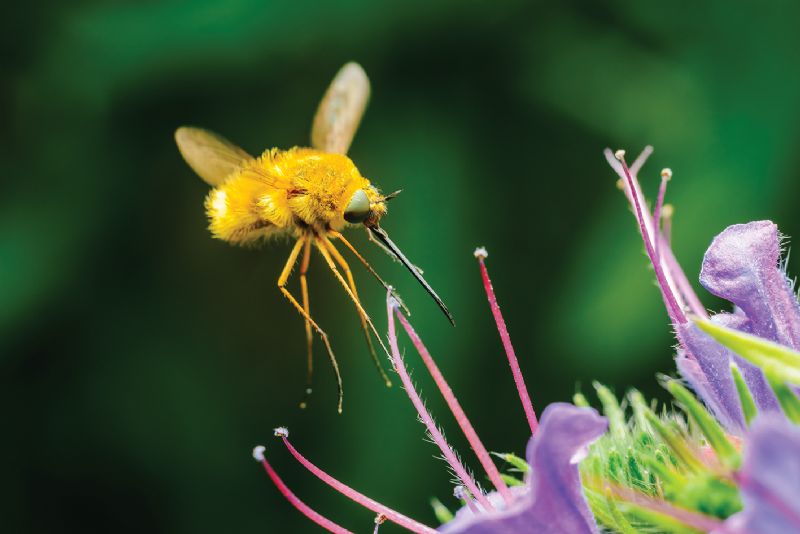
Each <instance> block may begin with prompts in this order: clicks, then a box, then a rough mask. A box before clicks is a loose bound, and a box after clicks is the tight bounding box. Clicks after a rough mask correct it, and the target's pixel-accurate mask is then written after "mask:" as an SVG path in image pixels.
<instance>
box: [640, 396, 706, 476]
mask: <svg viewBox="0 0 800 534" xmlns="http://www.w3.org/2000/svg"><path fill="white" fill-rule="evenodd" d="M644 414H645V417H646V418H647V422H648V423H650V426H652V427H653V428H654V429H655V430H656V432H658V434H659V435H660V436H661V439H663V440H664V442H665V443H666V444H667V445H668V446H669V448H670V449H671V450H672V452H674V453H675V456H677V457H678V458H679V459H680V460H681V461H682V462H683V464H684V465H685V467H686V468H687V469H689V470H691V471H695V472H698V471H702V470H703V465H702V464H701V463H700V461H699V460H698V459H697V458H696V457H695V455H694V453H693V452H692V450H691V449H689V446H688V445H686V442H685V441H684V439H683V437H682V436H681V435H680V434H679V433H678V431H677V430H675V429H673V428H670V426H669V425H667V424H666V423H664V422H663V421H661V419H659V418H658V416H657V415H656V414H654V413H653V412H652V410H650V409H649V408H648V409H647V410H646V411H645V412H644Z"/></svg>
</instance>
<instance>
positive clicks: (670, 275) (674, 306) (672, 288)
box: [606, 147, 800, 435]
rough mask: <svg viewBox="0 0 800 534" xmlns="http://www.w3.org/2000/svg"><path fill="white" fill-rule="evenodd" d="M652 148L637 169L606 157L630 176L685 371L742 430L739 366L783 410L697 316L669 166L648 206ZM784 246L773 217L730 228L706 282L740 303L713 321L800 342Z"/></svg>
mask: <svg viewBox="0 0 800 534" xmlns="http://www.w3.org/2000/svg"><path fill="white" fill-rule="evenodd" d="M651 152H652V148H651V147H647V148H646V149H645V150H644V151H643V152H642V154H641V155H640V156H639V157H638V158H637V160H636V161H635V162H634V163H633V164H632V165H631V167H630V168H628V166H627V164H626V163H625V159H624V155H625V154H624V151H619V152H617V153H616V154H612V153H611V151H610V150H606V159H607V160H608V161H609V163H610V165H611V166H612V167H613V168H614V170H615V171H616V172H617V174H619V176H620V177H621V178H622V181H623V184H624V190H625V193H626V195H627V197H628V200H629V201H630V203H631V205H632V206H633V209H634V214H635V215H636V218H637V222H638V224H639V228H640V232H641V234H642V238H643V240H644V242H645V249H646V250H647V253H648V257H649V258H650V261H651V262H652V264H653V267H654V269H655V272H656V281H657V282H658V287H659V289H660V291H661V294H662V297H663V299H664V302H665V304H666V306H667V313H668V314H669V316H670V319H671V321H672V324H673V328H674V329H675V333H676V337H677V338H678V342H679V349H678V355H677V358H676V363H677V366H678V370H679V371H680V373H681V375H682V376H683V377H684V379H686V380H687V381H688V382H689V383H690V384H691V385H692V387H693V389H694V390H695V391H696V393H697V394H698V395H699V396H700V397H701V398H702V399H703V401H704V402H705V403H706V405H707V406H708V407H709V408H710V409H711V410H712V411H713V412H714V415H715V416H716V417H717V419H719V420H720V422H722V423H723V425H725V427H726V429H727V430H728V431H729V432H731V433H734V434H737V435H742V434H743V433H744V430H745V427H746V424H745V418H744V415H743V413H742V408H741V403H740V398H739V395H738V393H737V390H736V386H735V383H734V380H733V377H732V375H731V365H734V364H735V365H736V366H737V367H739V369H740V370H741V373H742V375H743V377H744V380H745V382H746V384H747V386H748V389H749V390H750V392H751V394H752V396H753V400H754V401H755V404H756V406H757V407H758V409H759V411H760V412H762V413H780V408H779V404H778V402H777V400H776V398H775V395H774V393H773V391H772V389H771V388H770V387H769V385H768V384H767V382H766V380H765V379H764V375H763V373H762V372H761V370H760V369H759V368H757V367H756V366H754V365H752V364H750V363H749V362H746V361H745V360H743V359H742V358H740V357H738V356H736V355H735V354H734V353H733V352H731V351H730V350H729V349H727V348H726V347H724V346H722V345H721V344H719V343H718V342H716V341H715V340H713V339H712V338H711V337H709V336H708V335H707V334H706V333H704V332H702V331H701V330H700V329H698V328H697V327H696V326H695V325H694V324H693V323H692V322H691V321H690V320H689V315H690V314H693V315H696V316H698V317H701V318H703V319H707V318H709V317H708V313H707V312H706V310H705V308H704V307H703V306H702V304H701V303H700V300H699V299H698V297H697V295H696V294H695V293H694V290H693V289H692V287H691V284H689V283H688V280H687V278H686V275H685V274H684V272H683V270H682V269H681V267H680V265H679V264H678V262H677V261H676V260H675V257H674V255H673V253H672V250H671V248H670V246H669V232H668V228H669V224H670V221H669V219H668V218H667V219H666V220H663V221H662V219H663V218H664V217H662V215H664V214H666V215H669V214H671V210H667V209H665V207H664V206H663V202H664V194H665V191H666V186H667V182H668V181H669V180H670V179H671V177H672V172H671V171H669V170H668V169H665V170H664V171H662V181H661V187H660V190H659V195H658V200H657V204H656V208H655V210H654V213H653V214H652V215H651V214H650V212H649V211H648V210H647V205H646V202H645V199H644V196H643V194H642V191H641V186H640V185H639V182H638V180H637V177H636V174H637V172H638V170H639V169H640V168H641V167H642V165H643V164H644V162H645V161H646V159H647V157H648V156H649V155H650V153H651ZM662 223H663V226H662ZM780 252H781V246H780V236H779V234H778V229H777V227H776V226H775V225H774V224H773V223H771V222H769V221H756V222H751V223H748V224H738V225H734V226H730V227H729V228H727V229H726V230H725V231H723V232H722V233H721V234H720V235H718V236H717V237H716V238H715V239H714V241H713V242H712V243H711V246H710V247H709V248H708V250H707V251H706V254H705V257H704V259H703V266H702V270H701V274H700V282H701V284H702V285H703V286H704V287H705V288H706V289H708V291H709V292H711V293H713V294H714V295H717V296H719V297H722V298H724V299H726V300H728V301H730V302H731V303H732V304H733V305H734V306H735V309H734V312H733V313H719V314H716V315H713V316H712V317H710V319H711V321H713V322H715V323H718V324H720V325H723V326H726V327H729V328H734V329H736V330H739V331H742V332H747V333H752V334H755V335H757V336H761V337H764V338H766V339H769V340H772V341H775V342H778V343H782V344H785V345H787V346H789V347H792V348H798V344H800V306H798V303H797V299H796V298H795V296H794V292H793V288H792V284H791V283H790V282H789V280H788V279H787V277H786V275H785V273H784V271H783V269H782V265H781V261H780Z"/></svg>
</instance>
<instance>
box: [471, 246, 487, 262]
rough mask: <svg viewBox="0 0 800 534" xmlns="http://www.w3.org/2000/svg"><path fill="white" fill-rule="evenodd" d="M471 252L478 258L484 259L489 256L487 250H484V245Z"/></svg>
mask: <svg viewBox="0 0 800 534" xmlns="http://www.w3.org/2000/svg"><path fill="white" fill-rule="evenodd" d="M472 254H473V255H474V256H475V257H476V258H478V259H479V260H485V259H486V258H488V257H489V252H487V251H486V247H478V248H476V249H475V252H473V253H472Z"/></svg>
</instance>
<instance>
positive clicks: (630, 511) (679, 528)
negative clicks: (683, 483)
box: [617, 501, 702, 534]
mask: <svg viewBox="0 0 800 534" xmlns="http://www.w3.org/2000/svg"><path fill="white" fill-rule="evenodd" d="M617 507H618V509H619V511H620V512H621V513H623V514H625V515H626V516H628V517H635V518H638V519H639V520H640V521H643V522H645V523H648V524H650V525H652V526H653V527H654V529H655V531H656V532H669V533H671V534H701V533H702V531H701V530H697V529H694V528H692V527H690V526H689V525H687V524H686V523H683V522H681V521H679V520H677V519H675V518H674V517H671V516H668V515H666V514H662V513H659V512H656V511H654V510H650V509H648V508H645V507H643V506H639V505H636V504H633V503H630V502H624V501H623V502H619V501H618V504H617Z"/></svg>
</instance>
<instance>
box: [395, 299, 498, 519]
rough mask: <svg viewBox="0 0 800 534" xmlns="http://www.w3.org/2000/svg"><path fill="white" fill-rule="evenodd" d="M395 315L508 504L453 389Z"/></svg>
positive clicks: (404, 321)
mask: <svg viewBox="0 0 800 534" xmlns="http://www.w3.org/2000/svg"><path fill="white" fill-rule="evenodd" d="M395 315H396V316H397V319H398V320H399V321H400V324H401V325H402V326H403V329H404V330H405V331H406V334H408V337H409V338H410V339H411V343H413V344H414V347H415V348H416V349H417V352H418V353H419V355H420V356H421V357H422V361H424V362H425V366H426V367H427V368H428V371H429V372H430V373H431V376H432V377H433V381H434V382H436V385H437V386H438V388H439V391H440V392H441V393H442V396H443V397H444V400H445V401H446V402H447V406H448V407H449V408H450V411H451V412H453V415H454V416H455V418H456V422H457V423H458V426H459V427H460V428H461V431H462V432H464V435H465V436H466V438H467V441H469V444H470V446H471V447H472V450H473V451H475V455H476V456H477V457H478V461H480V463H481V465H482V466H483V469H484V470H485V471H486V474H487V475H489V480H491V481H492V484H494V487H495V488H497V491H498V492H499V493H500V495H502V496H503V499H504V500H505V501H506V503H507V504H509V505H510V504H511V503H512V502H513V500H514V499H513V496H512V495H511V491H510V490H509V489H508V486H506V483H505V482H503V477H501V476H500V471H498V470H497V466H495V465H494V462H493V461H492V458H491V456H490V455H489V452H488V451H487V450H486V447H484V446H483V443H482V442H481V440H480V438H479V437H478V433H477V432H475V429H474V428H473V426H472V423H470V421H469V419H468V418H467V415H466V414H465V413H464V410H463V409H462V408H461V404H459V402H458V399H457V398H456V396H455V394H454V393H453V390H452V389H451V388H450V385H449V384H448V383H447V380H445V378H444V376H442V373H441V371H439V367H438V366H437V365H436V362H434V361H433V357H432V356H431V353H430V352H429V351H428V349H427V347H425V344H424V343H423V342H422V339H421V338H420V337H419V335H418V334H417V332H416V331H414V328H413V327H412V326H411V323H409V322H408V319H406V317H405V316H404V315H403V314H402V313H400V310H399V309H398V308H395Z"/></svg>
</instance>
